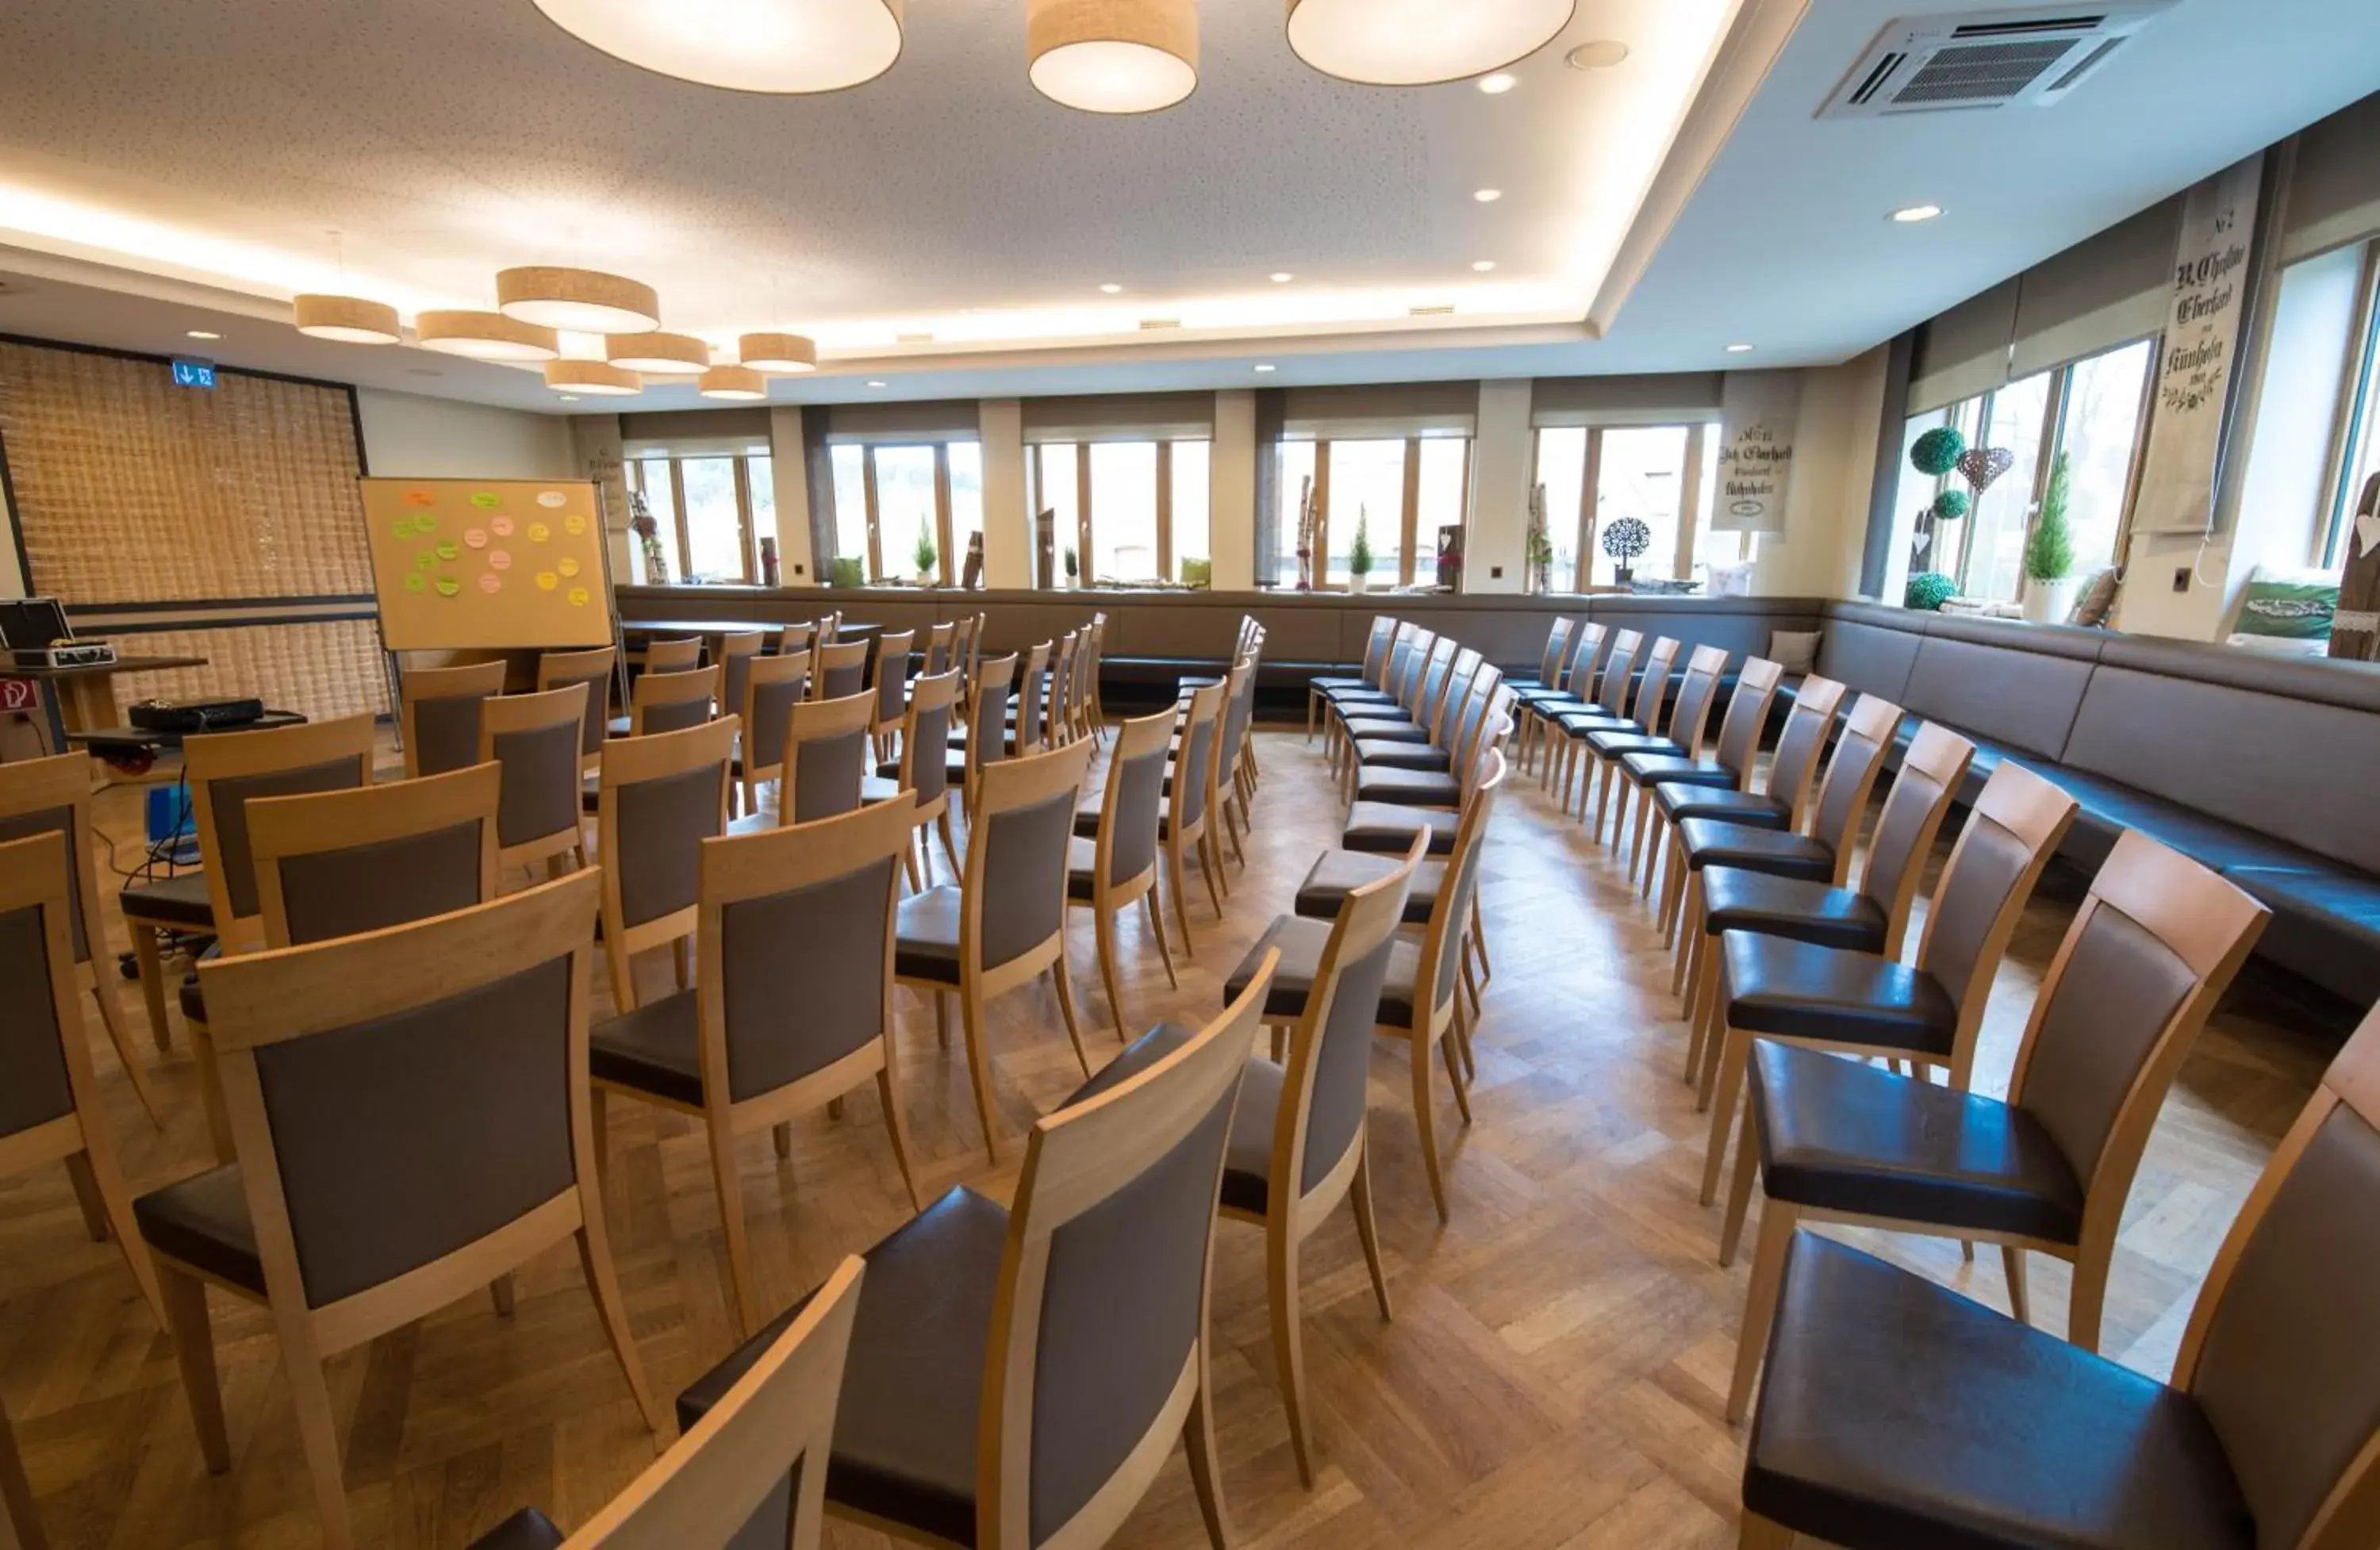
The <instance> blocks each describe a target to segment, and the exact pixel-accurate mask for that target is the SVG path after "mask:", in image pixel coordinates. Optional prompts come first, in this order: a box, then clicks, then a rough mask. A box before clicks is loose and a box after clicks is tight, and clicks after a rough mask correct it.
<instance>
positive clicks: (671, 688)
mask: <svg viewBox="0 0 2380 1550" xmlns="http://www.w3.org/2000/svg"><path fill="white" fill-rule="evenodd" d="M718 697H719V670H718V669H717V668H708V667H690V668H686V669H683V670H681V671H678V672H653V671H651V670H650V669H648V670H647V671H646V672H642V673H639V674H638V675H637V684H636V687H635V688H633V689H631V690H629V691H628V735H629V736H631V737H650V736H651V735H652V734H654V733H662V732H684V731H685V730H686V728H688V727H698V726H700V725H701V724H702V723H703V722H705V721H709V720H710V717H711V713H712V711H713V710H714V709H715V708H716V702H717V700H718Z"/></svg>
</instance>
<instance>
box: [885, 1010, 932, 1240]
mask: <svg viewBox="0 0 2380 1550" xmlns="http://www.w3.org/2000/svg"><path fill="white" fill-rule="evenodd" d="M876 1101H877V1102H879V1103H880V1104H882V1105H883V1106H884V1131H885V1133H886V1135H888V1136H889V1137H890V1138H891V1140H892V1164H893V1166H894V1167H896V1168H898V1169H900V1170H901V1187H902V1188H903V1189H905V1190H907V1191H908V1192H909V1209H910V1211H911V1212H912V1213H913V1214H914V1213H916V1212H918V1211H922V1210H924V1209H925V1208H926V1202H925V1197H924V1196H922V1195H920V1194H918V1193H917V1172H916V1170H915V1169H912V1168H911V1167H910V1165H909V1122H908V1121H907V1120H905V1119H903V1118H902V1117H901V1083H900V1079H899V1078H898V1077H896V1076H894V1075H893V1074H892V1050H890V1049H887V1050H886V1051H885V1052H884V1067H883V1069H882V1070H880V1071H879V1072H877V1073H876Z"/></svg>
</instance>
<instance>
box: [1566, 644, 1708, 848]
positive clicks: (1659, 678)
mask: <svg viewBox="0 0 2380 1550" xmlns="http://www.w3.org/2000/svg"><path fill="white" fill-rule="evenodd" d="M1682 649H1683V647H1682V645H1681V644H1680V643H1679V642H1678V641H1677V640H1675V639H1672V638H1671V637H1670V636H1655V637H1654V638H1653V644H1652V645H1651V646H1650V647H1649V648H1646V650H1645V661H1644V672H1642V673H1640V674H1639V675H1638V677H1637V680H1636V696H1635V699H1634V700H1633V702H1632V704H1631V705H1630V708H1629V714H1628V715H1626V716H1623V717H1621V718H1620V719H1619V720H1617V721H1614V720H1612V719H1610V718H1609V717H1606V716H1601V715H1593V714H1590V715H1586V716H1577V715H1571V716H1564V717H1562V718H1561V721H1560V725H1561V728H1562V730H1563V731H1564V732H1565V733H1569V734H1570V744H1571V748H1572V757H1573V758H1574V759H1576V760H1577V761H1578V763H1579V765H1580V768H1581V771H1582V773H1581V775H1580V781H1581V784H1580V787H1579V796H1578V807H1579V812H1580V814H1581V815H1582V816H1584V815H1585V812H1586V793H1588V792H1589V791H1593V792H1594V793H1595V817H1594V818H1593V819H1592V820H1591V821H1590V822H1589V823H1588V825H1587V829H1586V832H1587V837H1588V838H1590V839H1592V840H1594V841H1595V842H1597V843H1598V844H1600V843H1602V842H1603V836H1604V819H1605V817H1606V815H1607V814H1608V813H1609V811H1610V809H1611V794H1612V788H1613V787H1615V786H1616V785H1618V784H1619V769H1618V766H1619V763H1620V756H1621V755H1622V754H1629V753H1633V752H1635V751H1636V750H1637V749H1639V748H1642V747H1645V746H1648V745H1652V746H1658V745H1660V744H1661V743H1663V742H1664V741H1666V739H1665V738H1664V737H1663V736H1662V735H1661V733H1660V731H1659V728H1660V726H1661V723H1662V718H1663V713H1664V712H1666V711H1667V710H1669V709H1670V678H1671V677H1672V676H1674V675H1675V674H1676V672H1677V669H1678V653H1679V652H1680V651H1681V650H1682ZM1706 703H1707V702H1706ZM1627 819H1628V809H1627V806H1626V805H1625V804H1622V805H1621V808H1620V812H1619V823H1618V824H1616V825H1614V827H1613V828H1612V830H1611V840H1612V843H1613V844H1614V845H1615V846H1616V845H1617V844H1618V842H1619V839H1620V832H1619V830H1620V827H1621V826H1624V825H1625V824H1626V822H1627Z"/></svg>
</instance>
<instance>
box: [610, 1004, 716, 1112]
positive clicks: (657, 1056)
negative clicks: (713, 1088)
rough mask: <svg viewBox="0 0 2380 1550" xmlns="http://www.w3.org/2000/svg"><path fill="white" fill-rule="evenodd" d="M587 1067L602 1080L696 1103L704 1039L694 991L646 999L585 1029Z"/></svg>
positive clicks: (685, 1102) (699, 1096) (699, 1099)
mask: <svg viewBox="0 0 2380 1550" xmlns="http://www.w3.org/2000/svg"><path fill="white" fill-rule="evenodd" d="M587 1072H588V1074H589V1076H592V1077H594V1078H595V1079H596V1080H597V1081H600V1082H613V1083H617V1084H619V1085H621V1086H623V1087H634V1088H636V1089H637V1090H638V1091H639V1092H647V1093H653V1094H656V1095H658V1096H662V1097H666V1098H671V1099H674V1100H675V1101H676V1102H678V1103H683V1104H687V1105H690V1106H691V1105H698V1104H700V1103H701V1102H702V1044H701V1035H700V1023H699V1021H698V1005H697V1001H696V995H695V992H694V991H692V990H680V991H678V992H676V993H675V994H674V995H669V996H664V997H662V999H659V1000H657V1001H647V1002H646V1003H644V1004H643V1005H642V1006H640V1007H638V1008H637V1009H636V1010H635V1011H629V1012H624V1013H622V1014H621V1015H620V1016H618V1017H614V1018H613V1019H612V1020H611V1021H610V1022H608V1023H597V1024H596V1025H595V1026H594V1027H593V1028H590V1029H589V1030H588V1034H587Z"/></svg>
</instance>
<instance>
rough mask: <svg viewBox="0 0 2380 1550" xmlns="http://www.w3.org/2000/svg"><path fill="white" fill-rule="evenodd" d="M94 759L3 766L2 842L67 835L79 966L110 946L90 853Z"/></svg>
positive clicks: (71, 927) (70, 917)
mask: <svg viewBox="0 0 2380 1550" xmlns="http://www.w3.org/2000/svg"><path fill="white" fill-rule="evenodd" d="M54 833H59V834H64V835H65V836H66V841H67V856H68V866H67V903H68V905H69V908H68V911H67V935H68V937H69V938H71V939H72V941H73V944H74V961H75V962H76V963H88V962H89V961H90V959H91V943H93V942H99V943H101V944H102V945H103V946H104V944H105V943H106V941H107V923H106V916H105V915H104V914H103V910H102V905H101V901H100V894H99V871H98V866H97V865H96V864H95V863H94V862H93V860H92V859H91V758H90V756H88V755H86V754H58V755H55V756H54V757H49V758H42V759H15V760H11V761H9V762H7V763H5V764H0V842H6V841H10V840H22V839H26V838H29V837H30V836H32V835H36V834H54Z"/></svg>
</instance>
